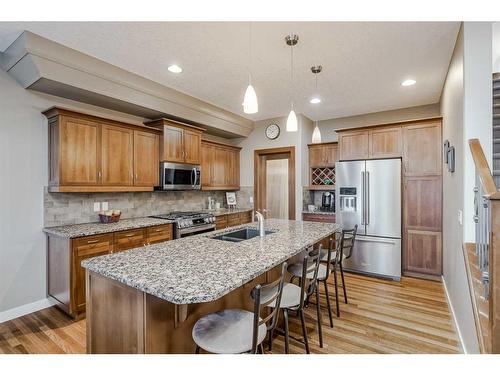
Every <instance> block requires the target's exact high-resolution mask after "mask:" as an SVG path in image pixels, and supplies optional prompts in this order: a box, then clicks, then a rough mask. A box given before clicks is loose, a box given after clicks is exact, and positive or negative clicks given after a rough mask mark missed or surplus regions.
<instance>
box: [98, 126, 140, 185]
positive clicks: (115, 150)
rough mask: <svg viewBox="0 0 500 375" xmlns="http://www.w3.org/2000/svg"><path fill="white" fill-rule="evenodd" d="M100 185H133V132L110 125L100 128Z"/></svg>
mask: <svg viewBox="0 0 500 375" xmlns="http://www.w3.org/2000/svg"><path fill="white" fill-rule="evenodd" d="M101 129H102V130H101V139H102V143H101V170H102V177H101V183H102V185H108V186H132V185H133V184H134V175H133V171H134V131H133V130H131V129H127V128H122V127H119V126H112V125H102V127H101Z"/></svg>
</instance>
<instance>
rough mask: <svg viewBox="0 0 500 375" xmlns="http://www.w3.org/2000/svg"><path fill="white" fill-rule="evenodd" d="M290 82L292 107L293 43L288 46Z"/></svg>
mask: <svg viewBox="0 0 500 375" xmlns="http://www.w3.org/2000/svg"><path fill="white" fill-rule="evenodd" d="M290 62H291V63H290V82H291V91H290V99H291V102H292V109H293V88H294V87H293V44H292V45H291V46H290Z"/></svg>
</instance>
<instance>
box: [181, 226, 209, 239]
mask: <svg viewBox="0 0 500 375" xmlns="http://www.w3.org/2000/svg"><path fill="white" fill-rule="evenodd" d="M214 230H215V224H206V225H198V226H195V227H191V228H182V229H181V228H176V231H175V238H184V237H189V236H194V235H196V234H201V233H206V232H213V231H214Z"/></svg>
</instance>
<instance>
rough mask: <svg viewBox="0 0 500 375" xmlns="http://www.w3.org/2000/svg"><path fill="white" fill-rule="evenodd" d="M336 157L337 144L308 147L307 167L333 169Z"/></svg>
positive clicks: (315, 144)
mask: <svg viewBox="0 0 500 375" xmlns="http://www.w3.org/2000/svg"><path fill="white" fill-rule="evenodd" d="M338 156H339V155H338V144H337V142H329V143H313V144H310V145H309V166H310V167H311V168H325V167H334V166H335V162H336V161H337V160H338Z"/></svg>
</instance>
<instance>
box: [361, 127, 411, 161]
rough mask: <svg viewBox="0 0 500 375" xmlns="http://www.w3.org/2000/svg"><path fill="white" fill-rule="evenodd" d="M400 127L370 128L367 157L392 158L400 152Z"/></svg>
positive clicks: (399, 154)
mask: <svg viewBox="0 0 500 375" xmlns="http://www.w3.org/2000/svg"><path fill="white" fill-rule="evenodd" d="M402 143H403V142H402V136H401V127H400V126H396V127H391V128H382V129H372V130H370V131H369V155H368V157H370V158H373V159H377V158H394V157H399V156H401V154H402Z"/></svg>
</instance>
